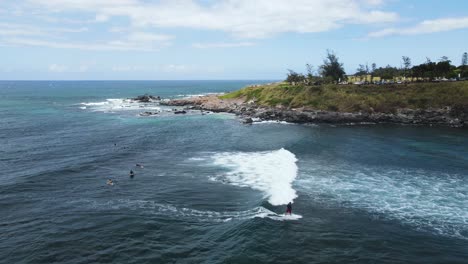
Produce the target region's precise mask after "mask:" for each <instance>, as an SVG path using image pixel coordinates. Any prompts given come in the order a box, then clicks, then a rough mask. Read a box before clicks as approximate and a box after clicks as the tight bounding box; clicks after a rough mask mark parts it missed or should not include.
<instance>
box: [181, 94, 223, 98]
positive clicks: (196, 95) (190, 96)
mask: <svg viewBox="0 0 468 264" xmlns="http://www.w3.org/2000/svg"><path fill="white" fill-rule="evenodd" d="M223 94H225V93H200V94H178V95H176V96H175V97H177V98H192V97H202V96H207V95H223Z"/></svg>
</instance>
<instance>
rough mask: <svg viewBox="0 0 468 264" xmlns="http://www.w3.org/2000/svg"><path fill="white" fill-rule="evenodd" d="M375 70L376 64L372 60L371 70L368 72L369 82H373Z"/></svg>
mask: <svg viewBox="0 0 468 264" xmlns="http://www.w3.org/2000/svg"><path fill="white" fill-rule="evenodd" d="M375 70H377V64H375V62H374V63H372V65H371V72H370V74H371V77H370V79H371V83H373V82H374V74H375Z"/></svg>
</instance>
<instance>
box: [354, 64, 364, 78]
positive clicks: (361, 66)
mask: <svg viewBox="0 0 468 264" xmlns="http://www.w3.org/2000/svg"><path fill="white" fill-rule="evenodd" d="M355 75H356V76H359V81H361V82H362V79H363V76H365V75H367V71H366V66H364V64H359V67H358V68H357V69H356V74H355Z"/></svg>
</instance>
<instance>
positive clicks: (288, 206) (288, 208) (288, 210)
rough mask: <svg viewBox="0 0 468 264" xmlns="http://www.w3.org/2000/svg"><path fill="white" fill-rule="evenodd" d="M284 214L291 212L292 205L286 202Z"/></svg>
mask: <svg viewBox="0 0 468 264" xmlns="http://www.w3.org/2000/svg"><path fill="white" fill-rule="evenodd" d="M286 214H292V205H291V203H288V205H287V206H286Z"/></svg>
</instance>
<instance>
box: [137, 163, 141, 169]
mask: <svg viewBox="0 0 468 264" xmlns="http://www.w3.org/2000/svg"><path fill="white" fill-rule="evenodd" d="M135 166H137V167H138V168H142V169H143V165H141V164H140V163H137V164H136V165H135Z"/></svg>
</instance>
